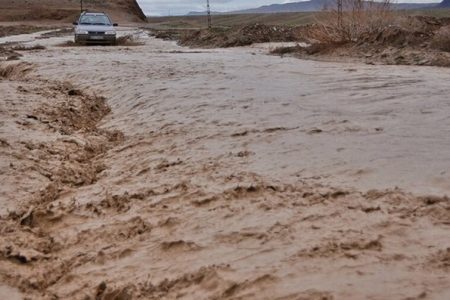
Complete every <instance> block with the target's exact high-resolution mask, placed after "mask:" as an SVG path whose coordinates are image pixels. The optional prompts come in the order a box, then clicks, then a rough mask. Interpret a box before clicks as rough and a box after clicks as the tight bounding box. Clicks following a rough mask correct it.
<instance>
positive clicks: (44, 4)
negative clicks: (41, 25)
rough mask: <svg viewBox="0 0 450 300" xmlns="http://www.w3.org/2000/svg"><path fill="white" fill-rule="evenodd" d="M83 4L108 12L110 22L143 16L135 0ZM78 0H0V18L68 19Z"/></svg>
mask: <svg viewBox="0 0 450 300" xmlns="http://www.w3.org/2000/svg"><path fill="white" fill-rule="evenodd" d="M83 3H84V8H87V9H89V10H95V11H103V12H106V13H108V14H109V15H110V16H111V18H112V19H113V21H114V22H139V21H142V20H145V19H146V17H145V15H144V13H143V12H142V10H141V8H140V7H139V5H138V3H137V2H136V0H109V1H103V0H83ZM79 14H80V1H79V0H0V21H35V20H49V21H59V22H72V21H74V20H75V18H76V17H77V16H78V15H79Z"/></svg>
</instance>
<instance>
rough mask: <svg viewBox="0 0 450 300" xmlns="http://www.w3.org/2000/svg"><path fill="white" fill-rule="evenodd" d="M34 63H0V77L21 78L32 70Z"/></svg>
mask: <svg viewBox="0 0 450 300" xmlns="http://www.w3.org/2000/svg"><path fill="white" fill-rule="evenodd" d="M32 67H33V66H32V65H31V64H29V63H24V62H21V63H15V64H10V63H0V79H9V80H20V79H23V78H24V77H25V75H26V74H27V73H28V72H30V71H31V70H32Z"/></svg>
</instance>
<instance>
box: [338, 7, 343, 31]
mask: <svg viewBox="0 0 450 300" xmlns="http://www.w3.org/2000/svg"><path fill="white" fill-rule="evenodd" d="M337 9H338V27H339V29H340V30H341V29H342V0H337Z"/></svg>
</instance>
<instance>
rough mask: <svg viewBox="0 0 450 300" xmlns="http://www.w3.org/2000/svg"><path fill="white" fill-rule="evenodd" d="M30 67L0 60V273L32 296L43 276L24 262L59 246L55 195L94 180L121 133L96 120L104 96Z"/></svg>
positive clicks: (103, 110)
mask: <svg viewBox="0 0 450 300" xmlns="http://www.w3.org/2000/svg"><path fill="white" fill-rule="evenodd" d="M33 67H34V66H33V65H31V64H28V63H2V64H0V87H1V89H2V99H1V100H2V105H1V107H2V108H1V110H0V115H1V120H2V121H1V125H2V129H1V130H0V160H1V161H2V164H1V172H0V178H1V181H2V183H3V184H2V187H1V188H0V198H1V203H2V208H1V210H0V223H1V226H0V227H1V238H0V239H1V241H0V245H1V246H0V248H1V249H0V257H1V258H0V270H1V272H0V273H1V275H0V279H1V280H0V281H1V282H2V283H3V284H7V285H9V286H13V287H16V288H19V290H20V291H21V292H22V293H23V294H24V295H27V296H33V295H34V296H33V297H36V296H37V295H38V294H40V293H37V294H36V292H37V291H42V290H43V289H45V284H42V283H40V282H39V279H38V277H39V276H38V273H36V272H35V271H33V266H31V265H30V264H32V263H33V262H35V261H37V260H41V259H43V260H45V261H47V260H49V258H50V257H51V256H52V255H53V252H54V251H57V248H58V246H56V245H55V242H54V241H53V237H52V236H51V234H50V232H51V230H52V229H51V227H52V223H53V222H55V221H56V220H58V218H60V217H61V216H62V215H63V214H64V213H65V212H66V211H65V210H64V209H63V208H62V207H58V205H57V202H58V200H59V198H60V195H62V194H70V193H71V192H72V191H73V189H76V188H79V187H82V186H85V185H89V184H92V183H93V182H95V181H96V178H97V176H98V174H99V173H100V172H101V171H102V170H103V169H104V165H103V163H102V155H103V154H104V153H105V152H106V151H107V149H109V148H110V147H111V146H112V145H114V144H117V143H118V142H119V141H121V140H122V135H121V134H120V133H118V132H110V131H105V130H100V129H98V128H97V123H98V122H99V121H100V120H101V119H102V118H103V117H104V116H105V115H106V114H108V113H109V111H110V110H109V108H108V106H107V105H106V103H105V99H104V98H102V97H100V96H96V95H93V94H86V93H85V92H82V91H80V90H78V89H76V88H74V87H73V86H72V85H71V84H70V83H68V82H56V81H47V80H45V79H40V78H37V77H35V76H34V75H33ZM52 264H53V263H52ZM41 271H44V269H40V271H39V272H41ZM58 272H61V270H60V269H59V270H55V273H53V275H52V276H50V278H53V277H54V276H58V275H57V274H60V273H58ZM45 277H46V278H47V279H48V276H45ZM47 279H46V280H47ZM30 280H31V281H32V282H31V281H30ZM36 280H37V281H36ZM42 280H44V279H42ZM50 280H52V279H50Z"/></svg>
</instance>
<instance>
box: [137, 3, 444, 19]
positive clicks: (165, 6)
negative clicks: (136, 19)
mask: <svg viewBox="0 0 450 300" xmlns="http://www.w3.org/2000/svg"><path fill="white" fill-rule="evenodd" d="M137 1H138V3H139V5H140V6H141V8H142V9H143V10H144V12H145V14H147V15H153V16H155V15H156V16H162V15H169V14H171V15H184V14H187V13H188V12H190V11H205V10H206V0H137ZM299 1H301V0H291V1H289V0H210V2H211V10H213V11H221V12H223V11H232V10H239V9H245V8H255V7H259V6H262V5H267V4H274V3H289V2H299ZM397 2H440V0H398V1H397Z"/></svg>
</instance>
